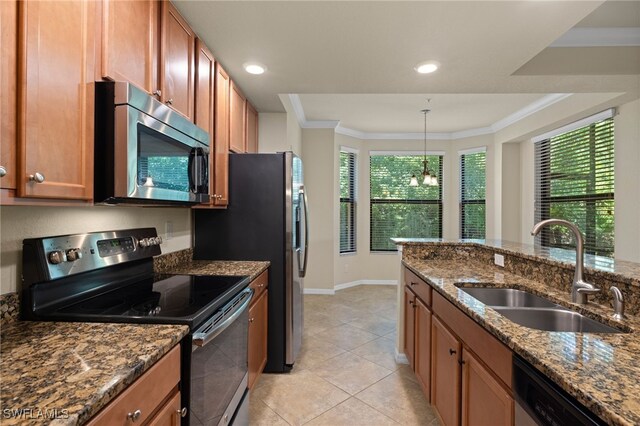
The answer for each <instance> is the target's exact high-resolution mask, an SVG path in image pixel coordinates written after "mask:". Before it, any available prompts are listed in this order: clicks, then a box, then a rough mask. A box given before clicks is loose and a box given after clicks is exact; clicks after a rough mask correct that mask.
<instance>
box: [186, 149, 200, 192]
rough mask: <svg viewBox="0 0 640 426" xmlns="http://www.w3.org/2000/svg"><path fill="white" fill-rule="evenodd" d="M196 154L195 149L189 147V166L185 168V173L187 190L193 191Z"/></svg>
mask: <svg viewBox="0 0 640 426" xmlns="http://www.w3.org/2000/svg"><path fill="white" fill-rule="evenodd" d="M196 156H197V149H196V148H191V151H189V166H188V168H187V175H188V177H189V191H191V192H195V179H194V169H196V168H197V167H198V165H197V161H196Z"/></svg>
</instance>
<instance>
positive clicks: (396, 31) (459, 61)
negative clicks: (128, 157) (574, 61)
mask: <svg viewBox="0 0 640 426" xmlns="http://www.w3.org/2000/svg"><path fill="white" fill-rule="evenodd" d="M174 2H175V4H176V6H177V7H178V9H179V10H180V12H181V13H182V14H183V15H184V16H185V18H186V19H187V20H188V21H189V22H190V23H191V25H192V26H193V28H194V30H195V31H196V33H197V34H198V35H199V36H200V37H201V38H202V39H203V40H204V41H205V43H206V44H207V45H208V46H209V47H210V48H211V50H212V52H213V54H214V56H215V57H216V59H217V60H218V61H220V62H221V63H222V65H223V66H224V67H225V68H226V69H227V71H228V72H229V73H230V74H231V76H232V78H233V79H234V80H235V81H236V82H237V83H238V85H239V86H240V87H241V88H242V90H243V91H244V92H245V94H246V95H247V97H248V98H249V99H250V100H251V102H252V103H253V104H254V105H255V106H256V107H257V109H258V111H260V112H282V111H284V109H283V106H282V104H281V102H280V99H279V97H278V95H279V94H291V93H294V94H299V99H300V105H301V106H302V108H303V109H304V114H305V116H306V119H307V120H339V121H340V124H341V126H344V127H348V128H352V129H356V130H359V131H363V132H417V131H422V116H421V115H420V114H419V110H420V109H422V108H424V106H425V100H426V98H432V99H433V100H432V109H433V113H432V114H430V117H429V132H432V131H433V132H440V131H443V132H455V131H463V130H467V129H471V128H481V127H487V126H491V125H492V124H494V123H496V122H497V121H499V120H503V119H505V118H506V117H508V116H509V115H510V114H513V113H515V112H517V111H518V110H520V109H522V108H525V107H527V106H528V105H530V104H531V103H535V102H537V101H539V100H540V99H543V98H544V97H545V96H546V95H548V94H553V93H590V92H618V93H624V92H633V93H635V94H637V93H639V92H640V76H639V75H638V74H637V73H634V68H633V66H629V64H628V62H629V59H626V62H627V63H626V64H624V63H623V64H621V66H620V67H619V68H616V69H613V70H611V69H605V70H601V69H599V70H597V72H591V73H583V74H590V75H580V74H581V72H580V71H579V72H575V71H574V70H573V69H571V67H568V68H567V65H566V64H565V65H563V66H564V68H562V69H561V72H559V71H558V72H556V71H553V72H548V69H549V68H548V67H545V65H544V64H545V63H548V59H546V57H544V55H547V56H548V55H549V53H548V50H549V49H555V48H547V47H548V46H549V45H551V44H552V43H553V42H554V41H555V40H557V39H558V38H560V37H561V36H563V35H564V34H565V33H566V32H567V31H568V30H570V29H571V28H572V27H574V26H576V25H582V26H585V27H598V26H604V25H606V26H607V27H615V26H629V25H631V24H633V23H634V22H635V19H634V18H633V16H635V15H634V13H636V10H640V8H638V7H637V6H638V5H640V2H637V1H631V2H629V1H625V2H613V1H609V2H607V3H606V4H605V5H604V6H603V7H601V8H599V7H600V6H601V5H602V4H603V1H600V0H599V1H580V0H574V1H562V0H558V1H553V0H550V1H519V0H513V1H406V2H405V1H376V2H373V1H183V0H178V1H175V0H174ZM618 3H624V4H622V5H619V4H618ZM594 11H596V12H595V13H593V12H594ZM592 13H593V14H592ZM630 17H631V18H630ZM637 26H638V27H640V20H639V22H638V25H637ZM563 49H564V48H563ZM572 52H575V50H571V51H569V52H565V53H566V55H571V54H572ZM539 54H542V56H541V57H540V58H538V59H536V57H537V55H539ZM552 56H553V55H552ZM556 56H557V55H556ZM534 59H536V60H534ZM634 59H635V57H634V56H631V60H632V61H633V60H634ZM425 60H437V61H439V62H440V63H441V64H442V65H441V68H440V70H438V71H437V72H436V73H434V74H430V75H418V74H417V73H416V72H415V71H414V70H413V67H414V66H415V65H416V64H418V63H419V62H422V61H425ZM247 61H258V62H262V63H264V64H265V65H266V66H267V67H268V71H267V72H266V73H265V74H263V75H261V76H254V75H249V74H247V73H246V72H244V70H243V69H242V64H243V63H245V62H247ZM622 62H625V59H624V58H623V60H622ZM540 64H542V65H540ZM525 65H526V66H525ZM625 65H626V68H625ZM523 66H525V67H523ZM521 68H522V69H521ZM518 70H520V75H514V73H516V72H518ZM620 70H622V72H621V71H620ZM629 73H631V74H629ZM634 96H635V95H634Z"/></svg>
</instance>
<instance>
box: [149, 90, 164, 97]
mask: <svg viewBox="0 0 640 426" xmlns="http://www.w3.org/2000/svg"><path fill="white" fill-rule="evenodd" d="M151 94H152V95H153V96H157V97H160V96H162V91H161V90H160V89H158V90H154V91H153V92H151Z"/></svg>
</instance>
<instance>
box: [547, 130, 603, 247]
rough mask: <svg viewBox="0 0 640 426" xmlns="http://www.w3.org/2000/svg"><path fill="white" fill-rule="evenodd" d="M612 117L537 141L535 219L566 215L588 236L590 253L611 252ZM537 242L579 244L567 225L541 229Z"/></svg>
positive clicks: (564, 217) (587, 244)
mask: <svg viewBox="0 0 640 426" xmlns="http://www.w3.org/2000/svg"><path fill="white" fill-rule="evenodd" d="M613 145H614V138H613V118H608V119H604V120H600V121H597V122H593V123H591V124H588V125H586V126H583V127H580V128H577V129H573V130H571V131H568V132H565V133H562V134H559V135H557V136H553V137H550V138H547V139H544V140H541V141H539V142H537V143H536V145H535V160H536V167H535V168H536V212H535V219H536V222H537V221H540V220H544V219H549V218H558V219H565V220H568V221H570V222H573V223H575V224H577V225H578V228H580V230H581V231H582V233H583V234H584V235H585V250H586V252H587V253H591V254H596V255H601V256H610V257H612V256H613V251H614V185H613V183H614V182H613V181H614V174H613V165H614V158H613ZM536 243H537V244H539V245H542V246H545V247H563V248H570V247H575V244H574V241H573V236H572V234H571V233H570V231H569V230H568V229H566V228H564V227H560V226H552V227H546V228H544V229H543V230H542V232H541V234H540V236H539V237H538V238H537V240H536Z"/></svg>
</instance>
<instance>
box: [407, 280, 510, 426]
mask: <svg viewBox="0 0 640 426" xmlns="http://www.w3.org/2000/svg"><path fill="white" fill-rule="evenodd" d="M404 283H405V286H404V308H405V312H404V329H405V334H404V340H405V343H404V350H405V354H406V355H407V358H408V359H409V361H410V364H411V367H412V369H413V371H414V372H415V374H416V378H417V379H418V382H419V383H420V385H421V387H422V390H423V392H424V394H425V396H426V397H427V398H428V399H429V400H430V401H431V405H433V406H434V408H435V409H436V412H437V413H438V415H439V417H440V420H441V422H442V423H443V424H444V425H451V426H458V425H460V424H461V425H463V426H472V425H492V426H500V425H513V424H514V418H513V413H514V400H513V397H512V391H511V373H512V372H511V369H512V356H513V354H512V352H511V350H510V349H509V348H507V347H506V346H505V345H503V344H502V343H501V342H500V341H498V340H497V339H496V338H495V337H493V336H492V335H491V334H490V333H489V332H488V331H486V330H485V329H483V328H482V327H481V326H480V325H478V324H477V323H476V322H475V321H474V320H473V319H471V318H470V317H468V316H467V315H466V314H465V313H464V312H462V311H461V310H460V309H458V308H457V307H456V306H454V305H453V304H452V303H451V302H449V301H448V300H446V299H445V298H444V297H443V296H441V295H440V294H439V293H438V292H436V291H434V290H433V289H432V288H431V286H430V285H428V284H427V283H426V282H425V281H424V280H422V279H421V278H419V277H418V276H417V275H416V274H415V273H414V272H413V271H411V270H409V269H408V268H406V267H405V268H404Z"/></svg>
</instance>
